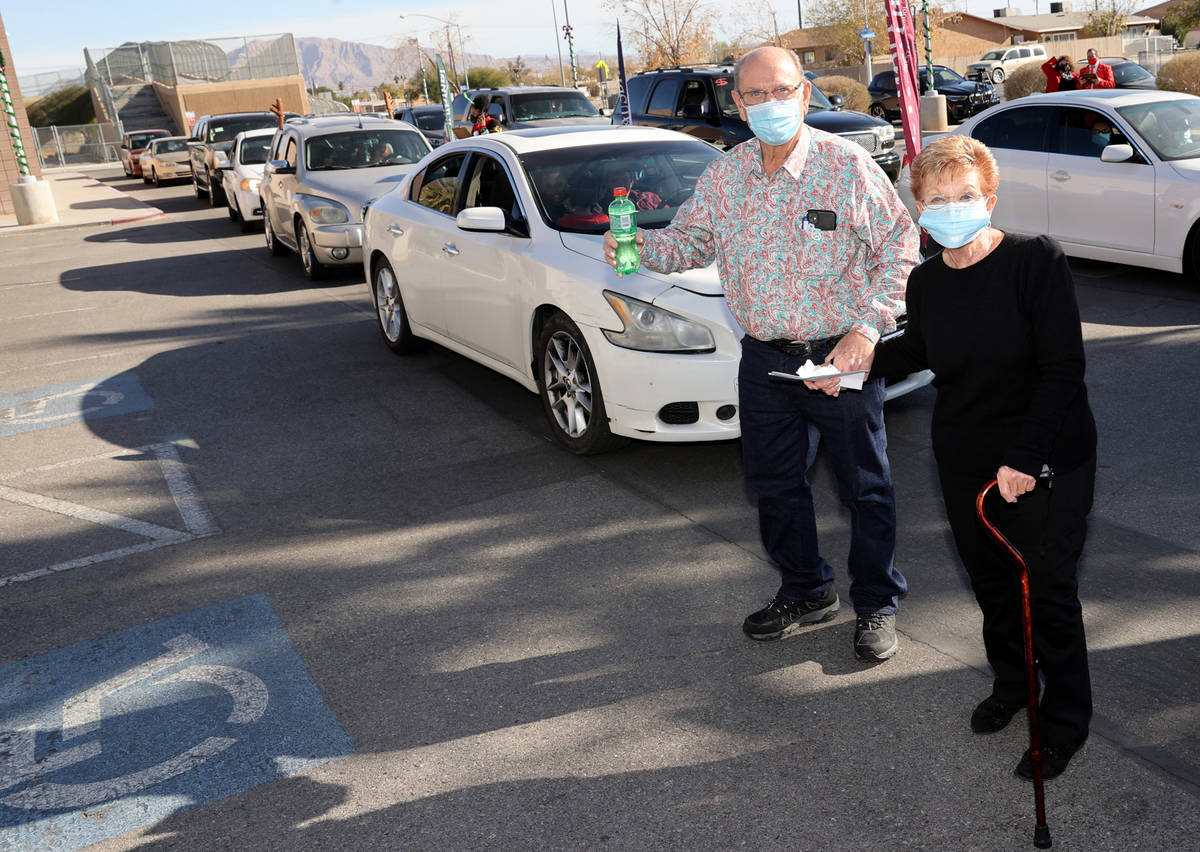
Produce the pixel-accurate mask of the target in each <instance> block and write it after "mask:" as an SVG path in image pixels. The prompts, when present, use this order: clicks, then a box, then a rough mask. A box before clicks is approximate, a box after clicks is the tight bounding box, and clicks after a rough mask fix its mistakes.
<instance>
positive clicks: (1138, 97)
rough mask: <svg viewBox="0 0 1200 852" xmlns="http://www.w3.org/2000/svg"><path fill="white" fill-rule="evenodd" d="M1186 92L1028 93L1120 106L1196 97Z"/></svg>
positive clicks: (1042, 97)
mask: <svg viewBox="0 0 1200 852" xmlns="http://www.w3.org/2000/svg"><path fill="white" fill-rule="evenodd" d="M1196 97H1198V96H1197V95H1189V94H1187V93H1185V92H1168V91H1165V90H1161V89H1075V90H1073V91H1069V92H1036V93H1034V94H1032V95H1026V98H1029V99H1030V100H1033V99H1037V100H1038V101H1040V102H1043V103H1044V102H1046V101H1049V102H1051V103H1069V104H1087V103H1088V102H1095V101H1100V102H1101V103H1104V104H1105V105H1107V106H1110V107H1113V108H1119V107H1124V106H1134V105H1136V104H1146V103H1157V102H1160V101H1176V100H1183V99H1188V98H1196ZM1024 100H1025V98H1019V99H1018V100H1016V101H1009V102H1008V103H1009V104H1013V103H1020V102H1021V101H1024Z"/></svg>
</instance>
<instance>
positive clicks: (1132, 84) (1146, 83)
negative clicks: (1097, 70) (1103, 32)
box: [1078, 56, 1158, 89]
mask: <svg viewBox="0 0 1200 852" xmlns="http://www.w3.org/2000/svg"><path fill="white" fill-rule="evenodd" d="M1100 61H1101V62H1103V63H1104V64H1105V65H1107V66H1109V67H1110V68H1112V72H1113V82H1114V83H1116V84H1117V88H1118V89H1157V88H1158V78H1157V77H1155V76H1154V75H1153V74H1151V73H1150V72H1149V71H1147V70H1146V69H1145V68H1143V67H1142V66H1141V65H1138V64H1137V63H1136V62H1134V61H1132V60H1129V59H1122V58H1121V57H1120V56H1112V57H1109V56H1102V57H1100ZM1078 64H1079V68H1081V69H1082V68H1083V67H1084V66H1085V65H1087V60H1086V59H1085V60H1083V61H1082V62H1080V63H1078Z"/></svg>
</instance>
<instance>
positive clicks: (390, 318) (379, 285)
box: [371, 260, 417, 355]
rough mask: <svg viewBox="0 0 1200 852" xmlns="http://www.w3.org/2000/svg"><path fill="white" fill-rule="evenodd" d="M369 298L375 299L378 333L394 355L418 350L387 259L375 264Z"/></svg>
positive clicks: (394, 276)
mask: <svg viewBox="0 0 1200 852" xmlns="http://www.w3.org/2000/svg"><path fill="white" fill-rule="evenodd" d="M371 295H372V296H373V297H374V298H375V315H376V316H377V317H379V333H380V334H382V335H383V342H384V343H386V344H387V348H388V349H391V350H392V351H393V352H395V353H396V354H397V355H403V354H406V353H408V352H412V351H413V350H414V349H416V348H417V339H416V338H415V337H413V333H412V329H411V328H409V325H408V312H407V311H405V310H404V299H403V298H402V297H401V296H400V283H399V282H398V281H397V280H396V273H395V271H394V270H393V269H392V265H391V264H390V263H388V262H387V261H386V260H380V261H379V262H378V263H377V264H375V271H374V272H373V273H372V275H371Z"/></svg>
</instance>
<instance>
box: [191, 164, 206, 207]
mask: <svg viewBox="0 0 1200 852" xmlns="http://www.w3.org/2000/svg"><path fill="white" fill-rule="evenodd" d="M192 192H194V193H196V200H197V201H199V200H200V199H201V198H203V197H204V195H205V192H204V190H203V189H201V188H200V181H199V180H197V179H196V173H195V171H193V172H192Z"/></svg>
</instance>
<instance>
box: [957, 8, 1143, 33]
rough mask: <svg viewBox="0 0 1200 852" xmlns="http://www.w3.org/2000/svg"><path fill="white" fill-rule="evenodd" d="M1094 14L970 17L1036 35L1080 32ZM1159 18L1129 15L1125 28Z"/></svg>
mask: <svg viewBox="0 0 1200 852" xmlns="http://www.w3.org/2000/svg"><path fill="white" fill-rule="evenodd" d="M1092 14H1093V13H1092V12H1052V13H1046V14H1043V15H1006V16H1004V17H1002V18H984V17H983V16H982V15H970V17H973V18H980V19H981V20H985V21H991V22H992V23H993V24H1003V25H1004V26H1006V27H1011V28H1012V29H1015V30H1029V31H1030V32H1035V33H1057V32H1069V31H1072V30H1080V29H1083V28H1084V27H1085V26H1087V23H1088V19H1089V18H1090V17H1091V16H1092ZM1157 23H1158V19H1157V18H1147V17H1143V16H1141V15H1127V16H1126V18H1125V26H1127V27H1129V26H1138V25H1141V24H1145V25H1147V26H1153V25H1155V24H1157Z"/></svg>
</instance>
